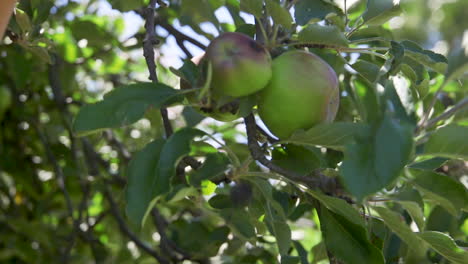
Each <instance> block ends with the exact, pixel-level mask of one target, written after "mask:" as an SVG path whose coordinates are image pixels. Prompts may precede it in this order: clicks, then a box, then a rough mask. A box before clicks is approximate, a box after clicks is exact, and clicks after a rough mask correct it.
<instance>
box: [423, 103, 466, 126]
mask: <svg viewBox="0 0 468 264" xmlns="http://www.w3.org/2000/svg"><path fill="white" fill-rule="evenodd" d="M467 106H468V97H465V98H464V99H462V100H461V101H460V102H458V103H457V104H456V105H454V106H453V107H452V108H450V109H448V110H445V112H443V113H442V114H440V115H439V116H436V117H434V118H432V119H431V120H429V121H427V123H426V124H425V125H423V126H421V128H419V130H418V131H421V130H423V129H425V128H429V127H432V126H434V125H435V124H437V123H438V122H439V121H442V120H445V119H447V118H449V117H451V116H452V115H454V114H456V113H457V112H458V111H461V110H463V109H464V108H466V107H467Z"/></svg>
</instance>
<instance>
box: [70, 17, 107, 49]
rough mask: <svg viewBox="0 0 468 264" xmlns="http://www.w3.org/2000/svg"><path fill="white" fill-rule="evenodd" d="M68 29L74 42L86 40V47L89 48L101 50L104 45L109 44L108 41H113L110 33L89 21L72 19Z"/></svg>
mask: <svg viewBox="0 0 468 264" xmlns="http://www.w3.org/2000/svg"><path fill="white" fill-rule="evenodd" d="M69 28H70V30H71V33H72V34H73V37H74V38H75V40H76V41H79V40H81V39H86V40H87V41H88V46H91V47H96V48H102V46H104V45H105V44H109V40H112V39H115V37H114V36H113V35H112V34H111V33H110V32H107V31H105V30H104V28H102V27H101V26H99V25H97V24H96V23H94V21H90V20H79V19H74V20H73V21H72V22H71V23H70V24H69Z"/></svg>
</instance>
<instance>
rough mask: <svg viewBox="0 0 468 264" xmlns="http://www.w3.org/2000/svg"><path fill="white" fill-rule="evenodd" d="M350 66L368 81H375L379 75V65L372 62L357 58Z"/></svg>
mask: <svg viewBox="0 0 468 264" xmlns="http://www.w3.org/2000/svg"><path fill="white" fill-rule="evenodd" d="M351 67H352V68H353V69H354V70H355V71H357V72H358V73H359V74H360V75H361V76H362V77H364V78H365V79H367V80H368V81H369V82H370V83H374V82H376V81H377V78H378V77H379V72H380V67H379V66H377V65H375V64H374V63H370V62H368V61H364V60H357V61H356V62H355V63H354V64H353V65H351Z"/></svg>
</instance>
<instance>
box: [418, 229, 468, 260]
mask: <svg viewBox="0 0 468 264" xmlns="http://www.w3.org/2000/svg"><path fill="white" fill-rule="evenodd" d="M418 235H419V237H420V238H422V239H423V240H424V241H426V243H428V244H429V246H430V247H431V248H432V249H434V250H435V251H437V253H439V254H441V255H442V256H444V257H445V258H446V259H448V260H450V261H452V262H453V263H459V264H464V263H468V251H466V250H464V249H462V248H460V247H459V246H457V244H456V243H455V241H453V239H452V238H451V237H450V236H448V235H446V234H444V233H441V232H435V231H426V232H422V233H420V234H418Z"/></svg>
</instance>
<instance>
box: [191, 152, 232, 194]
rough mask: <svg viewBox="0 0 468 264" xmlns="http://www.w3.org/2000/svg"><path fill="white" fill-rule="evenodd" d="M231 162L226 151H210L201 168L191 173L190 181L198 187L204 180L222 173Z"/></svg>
mask: <svg viewBox="0 0 468 264" xmlns="http://www.w3.org/2000/svg"><path fill="white" fill-rule="evenodd" d="M229 164H230V162H229V158H228V157H227V156H226V155H225V154H224V153H220V152H218V153H209V154H207V155H206V160H205V161H204V162H203V165H202V166H201V168H199V169H197V170H196V171H194V172H193V173H192V174H190V175H189V182H190V184H191V185H194V186H197V187H198V186H200V184H201V182H202V181H204V180H210V179H213V178H216V177H218V176H220V175H222V174H223V173H224V172H225V171H226V170H227V167H228V165H229Z"/></svg>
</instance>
